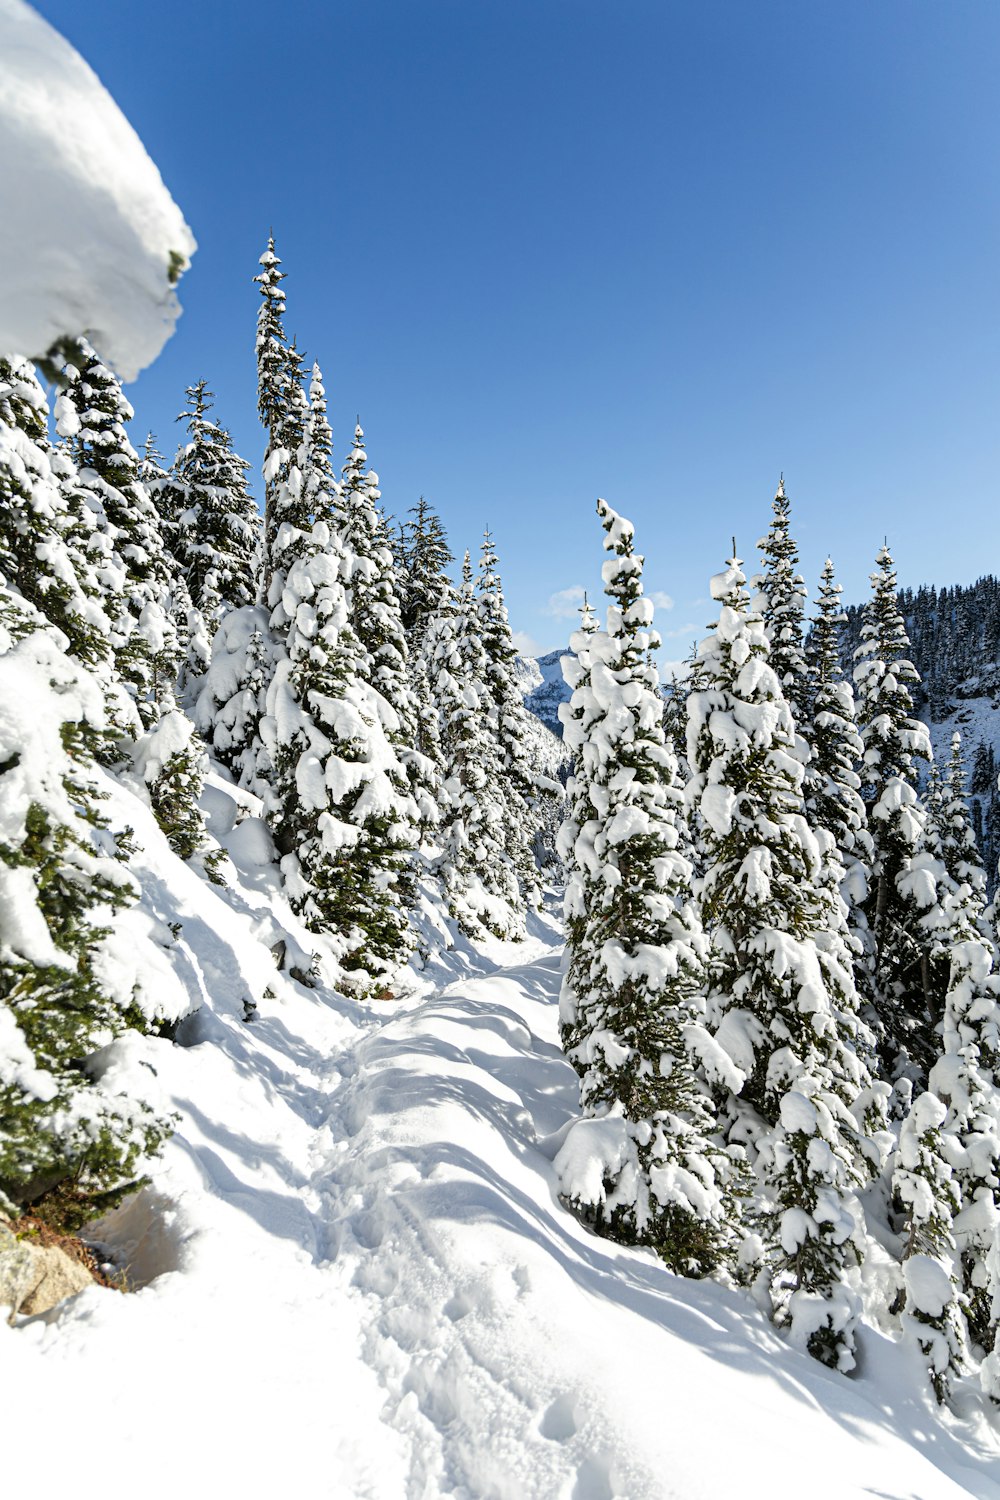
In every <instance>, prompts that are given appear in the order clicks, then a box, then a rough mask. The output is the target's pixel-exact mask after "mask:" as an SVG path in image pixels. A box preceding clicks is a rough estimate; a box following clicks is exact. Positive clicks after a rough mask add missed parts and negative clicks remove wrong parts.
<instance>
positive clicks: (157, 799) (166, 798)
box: [132, 709, 225, 885]
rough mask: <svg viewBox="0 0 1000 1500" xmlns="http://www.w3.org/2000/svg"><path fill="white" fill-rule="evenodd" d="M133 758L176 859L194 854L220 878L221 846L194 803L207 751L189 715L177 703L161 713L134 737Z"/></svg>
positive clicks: (202, 779)
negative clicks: (214, 843)
mask: <svg viewBox="0 0 1000 1500" xmlns="http://www.w3.org/2000/svg"><path fill="white" fill-rule="evenodd" d="M132 759H133V764H134V766H135V769H136V771H137V773H138V775H139V776H140V777H141V779H142V780H143V782H144V783H145V785H146V788H147V791H148V795H149V802H150V806H151V807H152V809H153V814H154V816H155V818H156V821H157V823H158V824H159V825H160V827H161V828H162V830H163V832H164V833H165V834H166V836H167V842H168V843H169V845H170V847H171V849H173V851H174V853H175V854H176V855H177V857H178V858H179V859H183V860H190V859H194V858H195V857H196V856H199V857H200V860H201V864H202V868H203V869H204V870H205V873H206V874H207V875H208V878H209V879H210V880H211V881H212V882H213V883H214V884H216V885H223V884H225V882H224V881H223V879H222V877H221V875H220V874H219V865H220V863H221V861H222V858H223V852H222V850H221V849H219V848H218V847H216V848H215V849H213V848H212V846H211V842H210V840H209V838H208V834H207V831H206V827H205V817H204V814H203V813H202V811H201V808H200V807H199V805H198V802H199V798H200V797H201V794H202V790H203V788H204V785H205V777H206V775H207V773H208V756H207V754H206V753H205V749H204V746H203V745H202V743H201V741H200V740H199V739H198V738H197V737H196V733H195V727H194V725H193V724H192V722H191V720H190V719H189V718H188V717H187V716H186V715H185V714H183V713H180V712H179V711H178V710H176V709H174V710H172V711H171V712H170V713H167V714H164V715H163V717H162V718H161V719H159V720H158V721H157V723H156V724H154V725H153V727H152V729H149V730H147V731H146V733H145V734H144V735H143V736H142V738H141V739H140V740H139V741H138V742H137V743H136V746H135V749H134V750H133V752H132Z"/></svg>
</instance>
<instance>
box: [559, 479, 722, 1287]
mask: <svg viewBox="0 0 1000 1500" xmlns="http://www.w3.org/2000/svg"><path fill="white" fill-rule="evenodd" d="M598 514H599V515H600V517H601V521H602V524H603V526H604V530H605V534H606V540H605V547H606V549H607V550H608V551H609V552H610V553H611V554H612V560H611V561H610V562H609V563H606V564H605V568H604V576H605V579H606V588H607V593H608V596H609V598H610V600H611V603H610V605H609V608H608V628H607V630H606V631H598V630H596V629H594V628H593V625H592V621H591V620H590V619H589V618H588V616H587V615H586V614H585V615H584V624H583V629H582V630H581V631H579V632H578V633H577V635H576V636H575V637H574V645H575V648H576V654H577V658H578V664H577V666H575V667H571V668H570V676H571V677H572V678H573V679H574V682H575V685H574V689H573V696H572V699H571V702H570V706H569V710H568V711H567V712H566V713H564V715H563V716H562V717H563V722H564V725H565V728H566V734H567V737H568V739H569V744H570V748H571V750H572V752H573V755H574V761H575V764H576V767H577V769H578V771H579V773H580V775H579V777H578V778H577V780H576V782H575V785H574V789H573V793H572V798H573V802H572V808H573V810H572V814H571V818H570V822H569V829H568V830H567V833H566V834H565V835H564V842H563V847H564V849H565V852H566V857H567V859H568V860H569V861H570V862H571V866H572V868H573V871H574V875H573V877H572V878H571V882H570V887H569V890H568V893H567V919H568V923H569V968H568V970H567V974H566V979H565V982H564V987H563V996H562V1000H561V1014H562V1017H563V1035H564V1038H565V1039H566V1041H567V1042H569V1044H570V1051H569V1056H570V1059H571V1061H572V1062H573V1064H574V1066H575V1067H576V1069H577V1071H578V1072H579V1073H580V1075H581V1089H580V1098H581V1107H582V1110H583V1114H584V1119H583V1120H582V1121H580V1122H579V1123H578V1124H577V1125H575V1126H574V1127H573V1129H572V1130H571V1131H570V1133H569V1135H568V1137H567V1139H566V1141H565V1143H564V1145H563V1147H562V1149H561V1150H560V1152H559V1155H558V1156H557V1158H556V1170H557V1172H558V1173H559V1175H560V1179H561V1185H562V1191H563V1194H564V1196H565V1197H566V1198H567V1200H568V1201H569V1202H570V1203H572V1204H574V1206H576V1207H577V1208H578V1210H581V1211H582V1212H583V1213H584V1214H585V1216H586V1217H587V1218H588V1219H589V1220H590V1221H591V1222H593V1223H594V1224H595V1227H597V1228H598V1229H600V1230H601V1231H602V1232H603V1233H606V1234H609V1235H611V1236H612V1237H614V1238H618V1239H623V1240H625V1241H626V1243H640V1244H648V1245H652V1246H653V1247H654V1248H655V1249H656V1250H657V1251H658V1252H659V1254H660V1255H661V1256H662V1257H663V1259H664V1260H665V1261H666V1262H667V1264H668V1265H670V1266H671V1267H672V1268H673V1269H674V1270H677V1271H681V1272H686V1273H688V1274H694V1275H703V1274H705V1272H707V1271H709V1270H711V1269H712V1267H713V1266H715V1265H716V1264H717V1263H718V1261H719V1259H720V1257H721V1254H722V1250H723V1246H724V1244H725V1239H726V1235H725V1229H724V1223H725V1208H726V1204H725V1200H724V1196H723V1192H722V1188H721V1184H720V1181H719V1170H718V1169H719V1167H720V1165H721V1163H722V1154H721V1151H720V1149H719V1147H718V1144H717V1143H714V1142H713V1141H712V1139H711V1125H712V1122H711V1112H710V1100H709V1097H708V1091H707V1088H706V1086H705V1085H704V1083H703V1081H702V1080H701V1078H700V1076H699V1074H698V1070H697V1068H696V1066H695V1062H694V1060H693V1057H692V1050H693V1048H695V1047H696V1046H697V1045H698V1038H699V1037H701V1039H702V1043H703V1049H704V1047H705V1046H707V1044H708V1037H707V1034H706V1033H705V1032H704V1027H703V1025H702V1020H703V1000H702V996H701V985H702V965H703V957H704V943H703V938H702V934H701V930H700V925H699V923H698V919H697V915H696V912H695V910H694V908H693V906H692V904H691V901H690V879H691V868H690V864H689V862H688V861H687V859H686V858H685V857H684V853H683V848H682V842H683V816H682V812H681V793H680V789H679V787H678V784H677V767H676V762H675V760H674V757H673V755H672V753H671V751H670V750H669V748H668V747H667V745H666V742H665V736H664V732H663V724H662V711H661V706H660V699H659V691H658V688H659V683H658V678H657V674H656V669H655V667H654V666H653V665H652V661H651V657H650V648H651V647H653V646H654V645H655V644H656V643H657V642H656V638H655V635H654V634H653V632H652V631H651V630H650V625H651V622H652V616H653V608H652V605H651V604H650V603H649V601H648V600H647V599H645V598H644V597H643V593H642V563H643V559H642V558H641V557H640V556H639V555H638V554H637V553H636V552H635V551H634V550H633V545H632V536H633V528H632V526H631V523H630V522H628V521H626V520H624V518H622V517H620V516H618V515H616V514H615V512H614V511H613V510H611V508H610V507H609V506H608V505H607V504H606V502H605V501H603V500H599V501H598ZM595 1157H596V1159H597V1165H598V1167H599V1170H595V1167H594V1158H595Z"/></svg>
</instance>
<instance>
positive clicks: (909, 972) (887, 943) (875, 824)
mask: <svg viewBox="0 0 1000 1500" xmlns="http://www.w3.org/2000/svg"><path fill="white" fill-rule="evenodd" d="M876 562H877V571H876V572H875V573H873V574H872V597H871V599H870V600H869V603H868V606H867V612H866V616H865V623H864V625H863V627H862V631H861V644H860V646H859V647H858V648H857V651H856V653H855V657H856V662H857V665H856V666H855V670H854V680H855V682H856V684H857V690H858V719H859V727H860V731H861V738H862V743H863V745H864V759H863V765H862V772H861V775H862V795H863V797H864V801H865V809H866V814H867V822H868V828H869V831H870V833H871V837H872V845H873V849H872V879H871V882H870V887H869V892H868V895H867V897H866V899H865V902H864V906H863V909H864V912H865V916H866V919H867V923H868V928H869V930H870V932H871V935H872V943H873V964H874V981H873V988H874V1002H873V1009H872V1011H871V1013H870V1014H869V1017H868V1019H869V1021H870V1023H871V1024H872V1026H873V1029H874V1030H875V1033H876V1036H877V1039H878V1046H879V1051H880V1054H881V1058H882V1069H883V1072H884V1074H885V1076H888V1077H889V1078H891V1079H892V1080H893V1082H900V1083H901V1084H902V1085H903V1087H904V1092H905V1087H906V1086H908V1085H910V1084H912V1083H917V1084H920V1083H921V1082H922V1081H923V1080H926V1076H927V1069H928V1067H929V1066H930V1064H931V1062H932V1061H933V1057H934V1051H935V1048H934V1043H933V1039H932V1037H931V1027H932V1025H933V1021H934V997H933V992H932V985H931V978H930V973H929V969H928V959H929V939H928V937H927V927H926V925H925V918H927V917H928V916H931V917H932V915H933V910H932V909H933V906H934V904H935V901H936V900H937V894H938V893H937V887H936V885H935V882H934V879H933V872H932V871H930V870H929V869H928V868H927V864H926V861H924V860H923V859H922V858H921V855H922V846H923V836H924V824H925V814H924V810H923V808H922V806H921V804H920V802H919V799H918V795H917V762H918V761H921V760H923V761H926V760H929V759H930V741H929V738H928V735H927V731H926V729H925V728H924V726H923V725H922V724H921V723H919V722H918V721H917V720H916V719H915V718H914V717H913V699H912V696H911V691H910V689H911V687H912V686H914V685H915V684H916V683H917V681H918V678H917V673H916V669H915V668H914V666H913V664H912V662H911V661H910V660H909V658H908V651H909V642H908V640H907V636H906V628H905V625H904V622H903V617H902V615H901V614H900V612H899V608H898V605H897V603H896V572H895V568H894V566H893V561H892V556H891V554H890V552H889V549H888V547H883V548H881V550H880V551H879V553H878V556H877V559H876Z"/></svg>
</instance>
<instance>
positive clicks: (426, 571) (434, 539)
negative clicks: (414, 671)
mask: <svg viewBox="0 0 1000 1500" xmlns="http://www.w3.org/2000/svg"><path fill="white" fill-rule="evenodd" d="M409 514H410V515H411V516H412V517H413V520H412V521H407V522H406V523H405V525H404V526H403V528H402V537H401V547H400V551H401V554H402V569H401V574H402V587H401V590H400V602H401V606H402V617H403V629H404V630H405V631H406V636H407V640H408V641H409V644H410V651H411V654H412V655H414V656H416V655H418V654H419V651H420V647H421V644H422V642H423V635H424V631H425V629H426V627H427V622H428V620H429V619H430V616H431V615H432V614H433V612H434V610H435V609H436V607H437V603H438V600H439V599H440V598H441V594H442V592H443V591H444V589H445V588H446V587H447V585H448V564H449V563H451V562H452V561H454V559H453V557H452V554H451V552H450V550H449V548H448V539H447V537H446V536H445V531H444V527H443V525H442V524H441V520H440V517H438V516H437V515H435V513H434V511H433V509H432V508H431V506H430V504H429V503H428V502H427V501H426V500H425V499H424V497H423V495H421V496H420V499H419V500H418V502H417V504H416V505H415V506H413V508H412V509H411V510H410V512H409Z"/></svg>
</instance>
